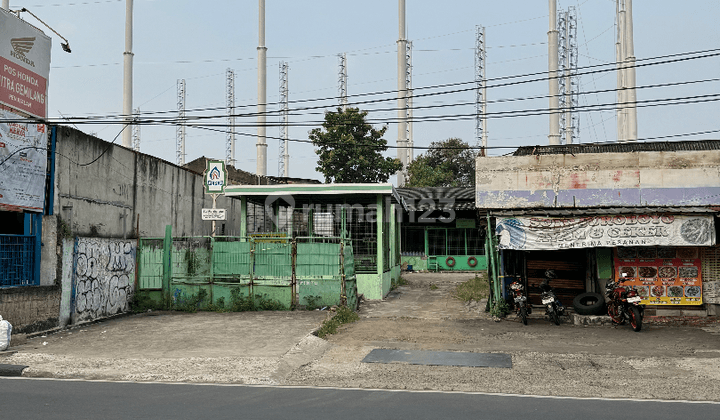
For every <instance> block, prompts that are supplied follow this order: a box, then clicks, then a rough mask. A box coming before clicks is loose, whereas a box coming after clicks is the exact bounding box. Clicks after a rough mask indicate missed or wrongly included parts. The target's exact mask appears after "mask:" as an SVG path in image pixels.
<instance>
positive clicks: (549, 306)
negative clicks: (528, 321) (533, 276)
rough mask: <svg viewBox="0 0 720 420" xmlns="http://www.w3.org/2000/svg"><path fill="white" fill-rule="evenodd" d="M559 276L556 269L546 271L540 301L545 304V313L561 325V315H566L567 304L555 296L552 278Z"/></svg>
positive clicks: (541, 285)
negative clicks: (551, 284)
mask: <svg viewBox="0 0 720 420" xmlns="http://www.w3.org/2000/svg"><path fill="white" fill-rule="evenodd" d="M555 278H557V275H556V274H555V271H554V270H546V271H545V280H543V282H542V283H540V301H541V302H542V304H543V305H544V306H545V314H546V315H547V316H548V317H549V318H550V320H551V321H552V322H553V323H554V324H555V325H560V317H561V316H562V315H565V306H563V304H562V303H561V302H560V299H558V298H557V296H555V292H554V291H553V288H552V286H550V280H552V279H555Z"/></svg>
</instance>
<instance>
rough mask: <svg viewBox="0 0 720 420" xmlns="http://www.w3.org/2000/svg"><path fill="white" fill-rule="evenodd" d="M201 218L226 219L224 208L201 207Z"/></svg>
mask: <svg viewBox="0 0 720 420" xmlns="http://www.w3.org/2000/svg"><path fill="white" fill-rule="evenodd" d="M202 219H203V220H227V212H226V211H225V209H202Z"/></svg>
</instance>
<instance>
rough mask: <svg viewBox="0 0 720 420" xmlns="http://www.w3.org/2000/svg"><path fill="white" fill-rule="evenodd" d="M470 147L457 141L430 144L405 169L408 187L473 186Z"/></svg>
mask: <svg viewBox="0 0 720 420" xmlns="http://www.w3.org/2000/svg"><path fill="white" fill-rule="evenodd" d="M476 157H477V153H476V152H474V151H473V150H472V148H471V147H470V145H468V144H467V143H465V142H464V141H462V140H460V139H457V138H449V139H447V140H445V141H440V142H432V143H430V148H429V149H428V150H427V152H425V153H423V154H421V155H420V156H418V157H416V158H415V160H413V161H412V163H410V165H409V166H408V181H407V183H406V186H408V187H474V186H475V158H476Z"/></svg>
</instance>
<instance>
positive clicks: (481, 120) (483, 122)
mask: <svg viewBox="0 0 720 420" xmlns="http://www.w3.org/2000/svg"><path fill="white" fill-rule="evenodd" d="M486 48H487V47H486V44H485V28H484V27H483V26H476V27H475V142H476V145H477V146H482V149H480V156H487V97H486V96H485V95H486V93H487V78H486V74H485V63H486V58H487V53H486Z"/></svg>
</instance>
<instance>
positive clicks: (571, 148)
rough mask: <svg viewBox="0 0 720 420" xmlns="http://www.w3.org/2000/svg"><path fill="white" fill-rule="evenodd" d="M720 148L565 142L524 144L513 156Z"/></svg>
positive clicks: (711, 143)
mask: <svg viewBox="0 0 720 420" xmlns="http://www.w3.org/2000/svg"><path fill="white" fill-rule="evenodd" d="M702 150H720V140H695V141H664V142H627V143H607V144H564V145H558V146H523V147H519V148H518V149H517V150H516V151H515V153H513V156H533V155H576V154H580V153H630V152H677V151H702Z"/></svg>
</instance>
